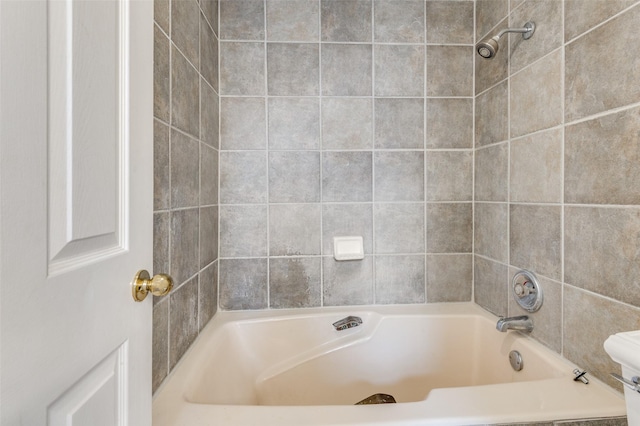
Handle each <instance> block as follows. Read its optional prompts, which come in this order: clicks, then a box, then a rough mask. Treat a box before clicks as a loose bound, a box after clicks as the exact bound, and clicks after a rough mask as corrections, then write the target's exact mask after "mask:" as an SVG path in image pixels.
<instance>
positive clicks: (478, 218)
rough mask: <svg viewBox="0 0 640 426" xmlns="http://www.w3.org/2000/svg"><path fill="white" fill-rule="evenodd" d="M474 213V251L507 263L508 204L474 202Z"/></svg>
mask: <svg viewBox="0 0 640 426" xmlns="http://www.w3.org/2000/svg"><path fill="white" fill-rule="evenodd" d="M474 214H475V217H474V223H473V230H474V238H475V241H474V250H475V253H476V254H480V255H482V256H485V257H490V258H491V259H494V260H496V261H498V262H502V263H507V260H508V256H509V206H508V205H507V204H506V203H475V205H474Z"/></svg>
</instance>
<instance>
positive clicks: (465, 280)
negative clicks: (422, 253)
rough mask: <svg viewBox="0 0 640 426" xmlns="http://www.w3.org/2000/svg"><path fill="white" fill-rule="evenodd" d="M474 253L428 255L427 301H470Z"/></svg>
mask: <svg viewBox="0 0 640 426" xmlns="http://www.w3.org/2000/svg"><path fill="white" fill-rule="evenodd" d="M472 283H473V255H471V254H443V255H427V302H429V303H438V302H469V301H471V298H472V296H471V295H472V286H471V284H472Z"/></svg>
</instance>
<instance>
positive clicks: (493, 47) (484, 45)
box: [476, 36, 500, 59]
mask: <svg viewBox="0 0 640 426" xmlns="http://www.w3.org/2000/svg"><path fill="white" fill-rule="evenodd" d="M498 40H499V38H498V37H497V36H496V37H493V38H490V39H489V40H485V41H481V42H480V43H478V44H477V45H476V51H477V52H478V55H480V56H482V57H483V58H485V59H491V58H493V57H494V56H496V53H498V49H499V48H500V46H499V45H498Z"/></svg>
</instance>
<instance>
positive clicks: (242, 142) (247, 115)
mask: <svg viewBox="0 0 640 426" xmlns="http://www.w3.org/2000/svg"><path fill="white" fill-rule="evenodd" d="M220 108H221V112H220V138H221V141H222V149H225V150H234V149H266V147H267V118H266V116H267V112H266V106H265V99H264V98H222V99H221V100H220Z"/></svg>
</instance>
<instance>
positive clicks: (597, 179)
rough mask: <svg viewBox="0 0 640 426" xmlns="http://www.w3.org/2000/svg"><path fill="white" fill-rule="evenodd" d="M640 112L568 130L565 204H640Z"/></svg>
mask: <svg viewBox="0 0 640 426" xmlns="http://www.w3.org/2000/svg"><path fill="white" fill-rule="evenodd" d="M638 134H640V109H638V108H634V109H630V110H627V111H624V112H619V113H615V114H611V115H607V116H604V117H600V118H596V119H594V120H590V121H585V122H582V123H579V124H576V125H573V126H567V127H566V128H565V159H564V164H565V181H564V184H565V201H566V202H568V203H583V204H626V205H629V204H640V168H639V167H638V162H639V161H640V139H639V138H638Z"/></svg>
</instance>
